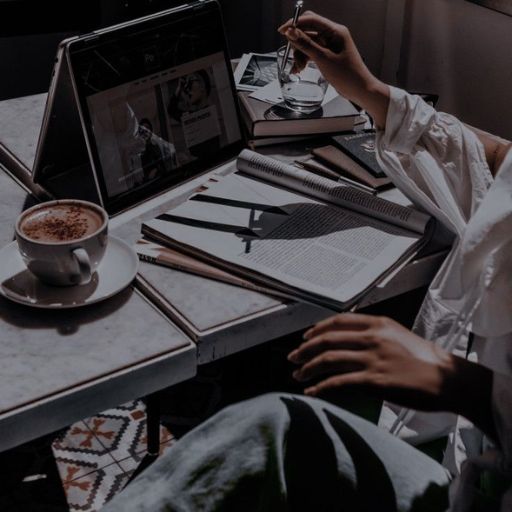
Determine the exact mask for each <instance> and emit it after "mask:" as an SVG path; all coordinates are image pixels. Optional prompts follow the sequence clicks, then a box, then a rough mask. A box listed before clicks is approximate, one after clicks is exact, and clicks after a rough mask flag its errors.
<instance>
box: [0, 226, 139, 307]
mask: <svg viewBox="0 0 512 512" xmlns="http://www.w3.org/2000/svg"><path fill="white" fill-rule="evenodd" d="M138 266H139V259H138V257H137V254H136V253H135V251H134V250H133V249H132V248H131V247H130V246H129V245H128V244H127V243H126V242H123V241H122V240H120V239H119V238H116V237H114V236H109V238H108V244H107V250H106V252H105V256H103V259H102V260H101V263H100V265H99V267H98V269H97V270H96V272H95V273H94V274H93V276H92V280H91V282H90V283H89V284H84V285H80V286H49V285H46V284H44V283H42V282H41V281H39V279H37V278H36V277H35V276H34V275H33V274H31V273H30V272H29V271H28V269H27V267H26V266H25V263H24V262H23V260H22V259H21V256H20V253H19V251H18V243H17V242H12V243H10V244H9V245H6V246H5V247H4V248H3V249H1V250H0V295H3V296H4V297H6V298H7V299H9V300H12V301H14V302H18V303H19V304H25V305H27V306H33V307H36V308H44V309H62V308H76V307H80V306H87V305H88V304H93V303H94V302H98V301H100V300H104V299H107V298H108V297H112V295H115V294H116V293H118V292H120V291H121V290H122V289H123V288H126V286H128V285H129V284H130V283H131V282H132V281H133V279H134V277H135V274H136V273H137V269H138Z"/></svg>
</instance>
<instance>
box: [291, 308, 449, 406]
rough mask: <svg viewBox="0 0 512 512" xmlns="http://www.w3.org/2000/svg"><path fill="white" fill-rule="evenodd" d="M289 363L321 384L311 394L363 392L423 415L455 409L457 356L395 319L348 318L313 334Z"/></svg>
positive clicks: (302, 379) (318, 328) (300, 374)
mask: <svg viewBox="0 0 512 512" xmlns="http://www.w3.org/2000/svg"><path fill="white" fill-rule="evenodd" d="M304 338H305V340H306V341H305V342H304V343H302V344H301V345H300V346H299V347H298V348H297V349H296V350H294V351H293V352H291V353H290V355H289V356H288V359H289V360H290V361H291V362H293V363H295V364H297V365H299V368H298V369H297V370H296V371H295V372H294V374H293V375H294V378H295V379H296V380H298V381H300V382H306V381H309V380H315V381H316V382H317V383H316V384H314V385H312V386H310V387H308V388H307V389H306V390H305V393H306V394H308V395H311V396H316V395H319V394H322V393H324V392H326V391H334V390H343V389H346V388H350V389H354V388H363V389H364V390H367V391H368V392H369V393H371V394H373V395H375V396H378V397H379V398H382V399H385V400H390V401H392V402H395V403H397V404H400V405H404V406H406V407H413V408H415V409H422V410H450V409H451V408H452V407H451V401H452V399H453V397H451V396H449V394H448V393H447V391H446V389H447V387H446V386H447V383H448V382H449V381H450V379H451V377H452V374H453V373H454V365H455V364H454V359H453V356H451V355H450V354H448V353H447V352H445V351H443V350H442V349H440V348H439V347H437V346H436V345H435V344H433V343H431V342H428V341H426V340H424V339H422V338H420V337H419V336H417V335H415V334H414V333H412V332H411V331H409V330H408V329H406V328H405V327H403V326H402V325H400V324H399V323H397V322H395V321H394V320H391V319H390V318H384V317H376V316H370V315H361V314H351V313H343V314H339V315H336V316H333V317H331V318H328V319H327V320H324V321H322V322H320V323H318V324H317V325H316V326H314V327H313V328H312V329H310V330H309V331H307V332H306V333H305V335H304Z"/></svg>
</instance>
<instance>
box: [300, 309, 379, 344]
mask: <svg viewBox="0 0 512 512" xmlns="http://www.w3.org/2000/svg"><path fill="white" fill-rule="evenodd" d="M377 319H378V317H374V316H371V315H362V314H359V313H341V314H339V315H334V316H331V317H329V318H326V319H325V320H322V321H321V322H318V323H317V324H316V325H314V326H313V327H312V328H311V329H309V330H308V331H306V332H305V333H304V339H306V340H309V339H311V338H314V337H315V336H318V335H320V334H322V333H324V332H327V331H330V330H342V329H350V330H352V331H356V330H360V331H362V330H365V329H368V328H370V327H372V326H374V325H375V324H376V323H377Z"/></svg>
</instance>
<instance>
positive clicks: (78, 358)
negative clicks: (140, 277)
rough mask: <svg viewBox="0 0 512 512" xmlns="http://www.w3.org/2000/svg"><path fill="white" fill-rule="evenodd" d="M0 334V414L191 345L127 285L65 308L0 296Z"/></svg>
mask: <svg viewBox="0 0 512 512" xmlns="http://www.w3.org/2000/svg"><path fill="white" fill-rule="evenodd" d="M0 333H1V334H0V390H1V391H0V413H2V412H5V411H7V410H9V409H12V408H14V407H19V406H20V405H22V404H25V403H28V402H31V401H34V400H37V399H41V398H42V397H45V396H48V395H51V394H54V393H57V392H60V391H63V390H65V389H67V388H70V387H73V386H77V385H79V384H81V383H84V382H87V381H90V380H93V379H97V378H99V377H101V376H104V375H106V374H109V373H113V372H115V371H117V370H120V369H121V368H123V367H125V366H127V365H134V364H136V363H140V362H142V361H144V360H147V359H149V358H153V357H157V356H159V355H163V354H165V353H169V352H172V351H174V350H177V349H178V348H181V347H185V346H187V345H189V343H190V341H189V340H188V338H186V337H185V335H183V334H182V333H181V332H179V331H178V330H177V329H176V328H175V327H174V326H173V325H172V324H171V323H170V322H169V321H168V320H167V319H166V318H164V317H163V316H162V315H161V314H159V313H158V312H156V311H155V310H154V308H153V307H152V306H151V305H150V304H148V302H146V301H145V300H144V299H143V298H142V297H141V296H140V295H139V294H138V293H136V292H135V291H134V290H133V289H132V288H131V287H129V288H127V289H126V290H124V291H123V292H121V293H120V294H118V295H116V296H115V297H113V298H111V299H108V300H107V301H104V302H102V303H101V304H99V305H95V306H88V307H84V308H77V309H74V310H68V311H65V310H62V311H47V310H36V309H30V308H29V307H25V306H19V305H16V304H12V303H10V302H8V301H7V300H5V299H0ZM170 379H171V376H169V381H170Z"/></svg>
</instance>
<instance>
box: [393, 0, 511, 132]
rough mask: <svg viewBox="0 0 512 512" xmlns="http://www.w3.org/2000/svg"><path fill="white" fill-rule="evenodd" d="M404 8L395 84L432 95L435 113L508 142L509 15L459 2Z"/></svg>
mask: <svg viewBox="0 0 512 512" xmlns="http://www.w3.org/2000/svg"><path fill="white" fill-rule="evenodd" d="M408 4H409V5H408V7H407V9H406V24H405V27H406V30H405V33H404V39H403V47H402V68H401V70H400V80H401V82H402V83H404V85H405V86H406V87H408V88H410V89H417V88H421V89H428V90H434V91H437V92H438V93H439V94H440V101H439V105H438V107H439V108H440V109H443V110H446V111H448V112H450V113H453V114H455V115H457V116H458V117H460V118H461V119H462V120H464V121H465V122H467V123H469V124H472V125H474V126H477V127H479V128H482V129H484V130H487V131H490V132H492V133H495V134H497V135H500V136H502V137H505V138H507V139H512V88H511V84H512V51H511V48H512V17H510V16H506V15H505V14H502V13H499V12H496V11H491V10H489V9H485V8H483V7H481V6H479V5H476V4H473V3H470V2H466V1H464V0H428V2H425V1H423V0H414V1H410V2H408Z"/></svg>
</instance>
